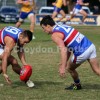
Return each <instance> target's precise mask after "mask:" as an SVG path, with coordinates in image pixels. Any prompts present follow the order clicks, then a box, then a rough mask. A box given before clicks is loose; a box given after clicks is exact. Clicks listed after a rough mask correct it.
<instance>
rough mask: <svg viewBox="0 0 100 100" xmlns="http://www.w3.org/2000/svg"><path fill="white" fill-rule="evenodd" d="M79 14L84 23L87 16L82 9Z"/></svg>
mask: <svg viewBox="0 0 100 100" xmlns="http://www.w3.org/2000/svg"><path fill="white" fill-rule="evenodd" d="M80 14H82V15H83V19H82V22H84V20H85V18H86V17H87V15H88V14H87V13H86V12H85V11H84V10H83V9H81V10H80Z"/></svg>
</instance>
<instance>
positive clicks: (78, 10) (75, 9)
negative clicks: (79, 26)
mask: <svg viewBox="0 0 100 100" xmlns="http://www.w3.org/2000/svg"><path fill="white" fill-rule="evenodd" d="M81 10H82V9H77V8H74V9H73V14H75V15H76V14H78V13H80V11H81Z"/></svg>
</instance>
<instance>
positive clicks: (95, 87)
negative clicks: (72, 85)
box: [82, 83, 100, 90]
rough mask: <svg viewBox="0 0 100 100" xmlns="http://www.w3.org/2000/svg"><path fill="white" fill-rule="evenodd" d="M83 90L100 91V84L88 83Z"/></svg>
mask: <svg viewBox="0 0 100 100" xmlns="http://www.w3.org/2000/svg"><path fill="white" fill-rule="evenodd" d="M82 87H83V89H90V90H100V84H99V83H98V84H92V83H86V84H83V85H82Z"/></svg>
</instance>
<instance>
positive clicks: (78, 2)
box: [75, 0, 83, 9]
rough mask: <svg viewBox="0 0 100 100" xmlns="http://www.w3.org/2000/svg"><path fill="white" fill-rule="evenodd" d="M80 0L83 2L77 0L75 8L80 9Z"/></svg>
mask: <svg viewBox="0 0 100 100" xmlns="http://www.w3.org/2000/svg"><path fill="white" fill-rule="evenodd" d="M82 2H83V1H82V0H77V2H76V5H75V8H76V9H81V8H82V5H81V3H82Z"/></svg>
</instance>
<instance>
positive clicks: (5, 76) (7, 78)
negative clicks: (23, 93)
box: [3, 74, 12, 85]
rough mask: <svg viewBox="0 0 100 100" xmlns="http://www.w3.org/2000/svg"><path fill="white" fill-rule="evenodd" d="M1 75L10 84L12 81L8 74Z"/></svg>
mask: <svg viewBox="0 0 100 100" xmlns="http://www.w3.org/2000/svg"><path fill="white" fill-rule="evenodd" d="M3 76H4V78H5V80H6V82H7V83H8V84H9V85H11V84H12V82H11V80H10V78H9V76H8V75H7V74H3Z"/></svg>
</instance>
